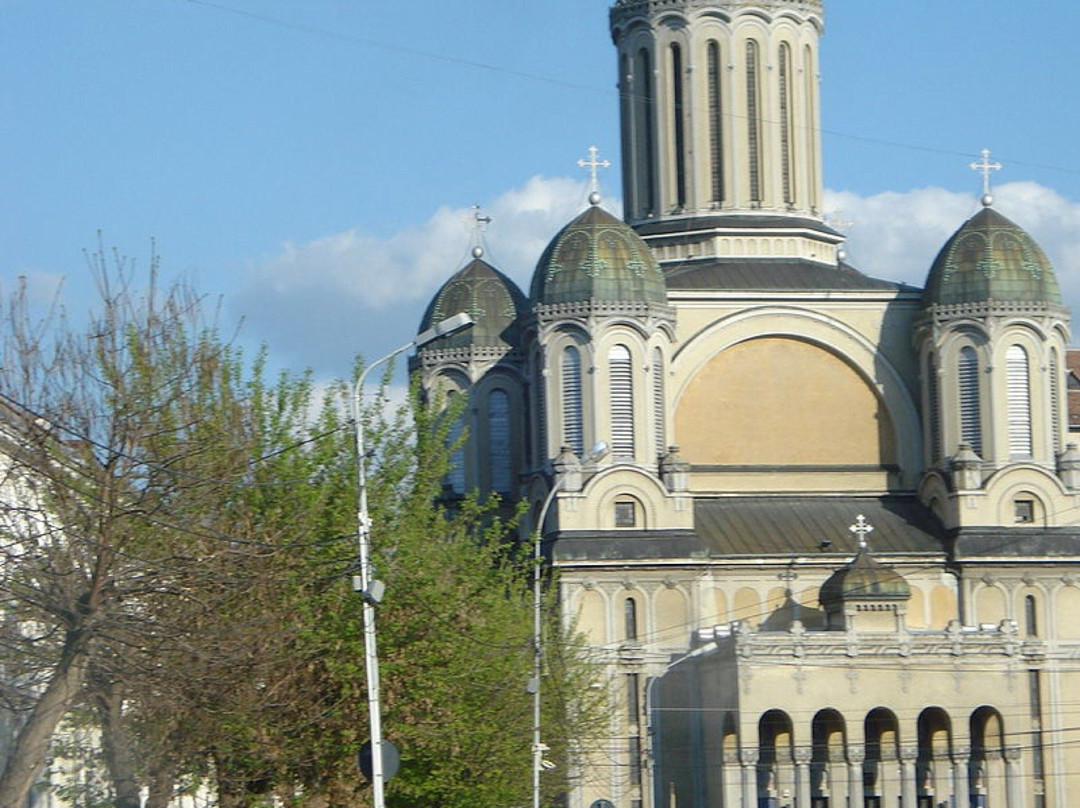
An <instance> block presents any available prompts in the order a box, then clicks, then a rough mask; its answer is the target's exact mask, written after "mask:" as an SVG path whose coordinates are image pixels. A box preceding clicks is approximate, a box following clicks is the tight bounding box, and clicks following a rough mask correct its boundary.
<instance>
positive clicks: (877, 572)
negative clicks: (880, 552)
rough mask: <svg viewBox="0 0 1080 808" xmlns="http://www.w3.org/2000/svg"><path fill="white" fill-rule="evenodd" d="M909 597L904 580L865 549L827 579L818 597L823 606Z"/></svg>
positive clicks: (909, 592)
mask: <svg viewBox="0 0 1080 808" xmlns="http://www.w3.org/2000/svg"><path fill="white" fill-rule="evenodd" d="M910 597H911V588H910V587H909V586H908V583H907V581H905V580H904V577H903V576H902V575H900V573H898V572H897V571H896V570H894V569H892V568H891V567H886V566H885V565H884V564H882V563H881V562H880V561H878V560H877V559H875V558H874V557H873V555H871V554H870V551H869V550H865V549H864V550H860V551H859V554H858V555H857V556H855V558H854V560H853V561H852V562H851V563H850V564H848V565H846V566H845V567H843V568H842V569H839V570H837V571H836V572H834V573H833V574H832V575H831V576H829V579H828V580H827V581H825V583H823V584H822V585H821V591H820V592H819V594H818V600H819V601H821V604H822V605H823V606H829V605H831V604H836V603H842V602H847V601H857V600H861V601H867V600H907V599H908V598H910Z"/></svg>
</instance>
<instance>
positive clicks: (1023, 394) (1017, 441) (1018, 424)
mask: <svg viewBox="0 0 1080 808" xmlns="http://www.w3.org/2000/svg"><path fill="white" fill-rule="evenodd" d="M1030 380H1031V375H1030V373H1029V370H1028V355H1027V351H1025V350H1024V349H1023V348H1021V347H1020V346H1019V345H1010V346H1009V349H1008V350H1007V351H1006V352H1005V387H1006V390H1005V399H1006V402H1007V405H1008V412H1009V454H1010V455H1011V456H1012V457H1031V381H1030Z"/></svg>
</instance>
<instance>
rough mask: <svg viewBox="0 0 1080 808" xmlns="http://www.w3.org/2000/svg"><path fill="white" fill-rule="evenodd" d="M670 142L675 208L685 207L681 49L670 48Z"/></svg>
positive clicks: (684, 145)
mask: <svg viewBox="0 0 1080 808" xmlns="http://www.w3.org/2000/svg"><path fill="white" fill-rule="evenodd" d="M671 116H672V121H671V140H672V143H673V144H674V148H675V206H676V207H677V208H679V209H680V210H681V209H682V208H684V207H685V206H686V143H685V138H684V132H683V64H682V49H681V48H679V46H678V45H672V46H671Z"/></svg>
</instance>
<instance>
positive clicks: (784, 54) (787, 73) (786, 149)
mask: <svg viewBox="0 0 1080 808" xmlns="http://www.w3.org/2000/svg"><path fill="white" fill-rule="evenodd" d="M794 147H795V126H794V120H793V117H792V97H791V48H790V47H788V44H787V43H786V42H783V43H781V45H780V172H781V181H782V182H783V186H784V203H785V204H788V205H792V204H794V203H795V161H794V156H793V150H794Z"/></svg>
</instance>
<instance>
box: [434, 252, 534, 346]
mask: <svg viewBox="0 0 1080 808" xmlns="http://www.w3.org/2000/svg"><path fill="white" fill-rule="evenodd" d="M525 309H526V301H525V295H523V294H522V293H521V290H520V289H518V287H517V285H516V284H515V283H514V282H513V281H512V280H510V279H509V278H508V277H506V276H505V275H503V274H502V273H501V272H499V270H497V269H495V267H493V266H491V264H489V263H487V262H486V261H483V260H481V259H480V258H474V259H473V260H472V261H470V262H469V263H468V264H466V265H465V266H464V267H463V268H462V269H460V270H458V272H456V273H455V274H454V276H453V277H451V278H450V280H448V281H447V282H446V283H444V284H443V286H442V288H441V289H439V291H438V292H437V293H436V294H435V297H434V298H433V299H432V301H431V303H430V304H429V305H428V307H427V311H426V312H424V319H423V320H422V321H421V322H420V329H419V331H421V332H422V331H425V330H427V329H428V328H431V327H432V326H433V325H435V323H438V322H439V321H440V320H444V319H446V318H447V317H452V316H453V315H455V314H457V313H458V312H461V311H463V312H466V313H467V314H469V315H470V316H471V317H472V318H473V325H472V326H471V327H470V328H466V329H463V330H461V331H458V332H457V333H456V334H450V335H449V336H446V337H440V338H439V339H437V340H435V341H434V342H430V343H428V344H427V345H426V346H425V347H424V348H422V349H421V350H446V349H449V348H471V347H485V348H514V347H516V346H517V344H518V335H519V327H518V318H519V317H520V315H521V314H522V313H523V312H524V311H525ZM418 333H419V332H418Z"/></svg>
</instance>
